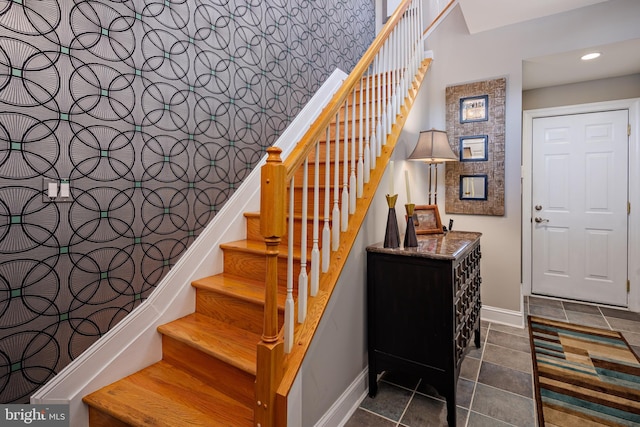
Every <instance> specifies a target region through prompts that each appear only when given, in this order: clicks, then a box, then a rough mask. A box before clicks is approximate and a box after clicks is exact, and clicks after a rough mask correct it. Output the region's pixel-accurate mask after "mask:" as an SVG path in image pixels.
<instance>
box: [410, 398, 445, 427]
mask: <svg viewBox="0 0 640 427" xmlns="http://www.w3.org/2000/svg"><path fill="white" fill-rule="evenodd" d="M456 417H457V413H456ZM400 422H401V423H402V425H405V426H409V427H420V426H446V425H447V405H446V404H445V402H443V401H442V400H437V399H432V398H430V397H428V396H423V395H421V394H416V395H415V396H414V397H413V399H411V403H410V404H409V407H408V408H407V410H406V412H405V413H404V415H403V416H402V420H401V421H400Z"/></svg>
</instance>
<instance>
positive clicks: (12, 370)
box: [0, 0, 375, 403]
mask: <svg viewBox="0 0 640 427" xmlns="http://www.w3.org/2000/svg"><path fill="white" fill-rule="evenodd" d="M374 9H375V8H374V3H373V1H371V0H293V1H286V0H268V1H267V0H245V1H241V0H166V1H161V0H112V1H109V0H100V1H92V0H74V1H65V0H0V403H26V402H28V400H29V396H30V395H31V394H32V393H33V392H34V391H36V390H37V389H38V388H39V387H41V386H42V385H43V384H44V383H46V381H48V380H49V379H51V378H52V377H53V376H54V375H55V374H56V373H57V372H59V370H60V369H62V368H63V367H64V366H66V365H67V364H68V363H69V362H70V361H71V360H73V359H74V358H76V357H77V356H78V355H79V354H81V353H82V352H83V351H84V350H86V349H87V348H88V347H89V346H90V345H91V344H92V343H94V342H95V341H96V340H97V339H98V338H100V337H101V336H102V335H104V334H105V333H106V332H107V331H108V330H109V329H110V328H111V327H113V326H114V325H115V324H116V323H118V322H119V321H120V320H122V318H124V317H125V316H126V315H127V314H128V313H130V312H131V311H132V310H133V309H134V308H136V307H137V306H138V305H140V304H141V303H142V302H143V301H144V300H145V299H146V298H147V297H148V296H149V294H150V293H151V292H153V289H154V288H155V286H156V285H157V284H158V283H159V281H160V280H161V279H162V278H163V277H164V275H165V274H166V273H167V271H168V270H169V269H170V268H171V266H173V265H174V264H175V263H176V261H177V260H178V259H179V258H180V256H181V254H183V253H184V251H185V249H186V248H187V247H188V246H189V245H190V244H191V243H192V242H193V241H194V240H195V239H196V238H197V237H198V235H199V234H200V233H201V232H202V230H203V228H204V227H205V226H206V225H207V224H208V223H209V221H210V220H211V219H212V218H213V217H214V216H215V215H216V213H217V212H218V211H219V210H220V208H221V207H222V206H223V205H224V203H225V202H226V201H227V200H228V199H229V197H230V196H231V195H232V194H233V193H234V191H235V190H236V189H237V188H238V186H239V185H240V184H241V183H242V181H243V179H244V178H245V177H246V176H247V175H248V174H249V172H250V171H251V170H252V168H254V166H255V165H256V164H257V163H258V161H259V159H260V158H261V157H262V156H263V154H264V153H265V151H266V148H267V147H269V146H271V145H272V144H273V143H274V142H275V141H276V139H277V138H278V136H279V135H280V134H282V132H283V131H284V129H285V128H286V127H287V125H288V124H289V123H290V122H291V120H292V119H293V117H295V115H296V114H297V113H298V112H299V111H300V110H301V109H302V108H303V106H304V105H305V103H306V102H307V101H308V100H309V99H310V97H311V96H312V95H313V94H314V93H315V91H316V90H317V89H318V88H319V86H320V85H321V84H322V83H323V82H324V81H325V80H326V78H327V77H328V76H329V74H330V73H331V72H333V70H334V69H335V68H337V67H338V68H341V69H342V70H344V71H346V72H348V71H350V70H351V69H352V68H353V67H354V65H355V64H356V63H357V61H358V59H359V58H360V56H361V55H362V54H363V53H364V51H365V50H366V48H367V47H368V46H369V45H370V43H371V42H372V40H373V38H374V36H375V34H374V33H375V30H374ZM61 180H68V181H69V183H70V193H71V197H70V198H69V199H68V200H65V201H60V200H59V199H58V201H51V200H50V199H49V198H48V197H46V193H45V188H46V186H47V183H49V182H54V183H59V182H61Z"/></svg>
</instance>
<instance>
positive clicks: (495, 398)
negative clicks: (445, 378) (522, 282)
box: [345, 297, 640, 427]
mask: <svg viewBox="0 0 640 427" xmlns="http://www.w3.org/2000/svg"><path fill="white" fill-rule="evenodd" d="M525 313H528V314H531V315H536V316H540V317H548V318H553V319H559V320H564V321H569V322H572V323H578V324H583V325H590V326H597V327H602V328H607V329H614V330H618V331H620V332H622V333H623V335H624V336H625V338H626V339H627V341H628V342H629V344H630V345H631V346H632V348H633V350H634V351H635V352H636V354H638V355H640V314H638V313H632V312H628V311H624V310H618V309H613V308H608V307H601V306H597V305H588V304H579V303H576V302H568V301H559V300H555V299H549V298H540V297H529V298H526V297H525ZM481 327H482V332H481V333H482V335H481V347H480V348H479V349H476V348H475V346H474V345H473V344H472V345H471V349H470V351H469V352H468V353H467V355H466V357H465V360H464V362H463V363H462V367H461V372H460V378H459V379H458V388H457V392H456V401H457V402H456V403H457V425H458V426H468V427H484V426H487V427H500V426H518V427H527V426H535V425H536V415H535V397H534V394H533V377H532V361H531V354H530V347H529V334H528V331H527V329H526V328H525V329H519V328H514V327H510V326H504V325H500V324H496V323H490V322H482V326H481ZM446 419H447V410H446V405H445V402H444V399H443V398H442V397H441V396H439V395H438V393H437V392H436V390H434V389H433V387H430V386H429V385H428V384H427V383H426V382H425V380H421V379H420V378H414V377H411V376H407V375H399V374H394V373H392V372H387V373H384V374H383V375H382V377H381V378H380V380H379V382H378V394H377V396H376V397H375V398H374V399H372V398H370V397H368V396H367V397H366V398H365V399H364V400H363V401H362V403H361V404H360V407H359V408H358V409H357V410H356V412H355V413H354V414H353V415H352V416H351V418H350V419H349V420H348V421H347V423H346V424H345V427H361V426H366V427H419V426H446V425H447V422H446Z"/></svg>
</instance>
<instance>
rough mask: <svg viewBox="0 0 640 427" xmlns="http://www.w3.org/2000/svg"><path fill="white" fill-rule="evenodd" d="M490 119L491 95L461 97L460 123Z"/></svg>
mask: <svg viewBox="0 0 640 427" xmlns="http://www.w3.org/2000/svg"><path fill="white" fill-rule="evenodd" d="M486 120H489V95H481V96H469V97H466V98H460V123H470V122H483V121H486Z"/></svg>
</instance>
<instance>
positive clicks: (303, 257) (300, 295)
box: [289, 158, 309, 323]
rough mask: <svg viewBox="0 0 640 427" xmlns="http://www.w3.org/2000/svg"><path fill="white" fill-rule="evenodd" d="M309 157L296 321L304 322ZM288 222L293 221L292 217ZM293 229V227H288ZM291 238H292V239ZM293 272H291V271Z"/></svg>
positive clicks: (303, 205) (303, 202)
mask: <svg viewBox="0 0 640 427" xmlns="http://www.w3.org/2000/svg"><path fill="white" fill-rule="evenodd" d="M308 174H309V159H308V158H307V159H305V160H304V167H303V176H302V219H301V224H300V274H299V275H298V323H302V322H304V319H305V318H306V317H307V293H308V292H307V289H308V286H309V278H308V276H307V216H308V215H307V212H308V210H307V209H308V208H309V206H308V192H309V183H308V181H309V179H308ZM289 222H291V223H294V222H295V219H294V218H293V217H290V218H289ZM290 228H291V229H293V227H290ZM292 240H293V239H292ZM291 274H293V272H292V273H291Z"/></svg>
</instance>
